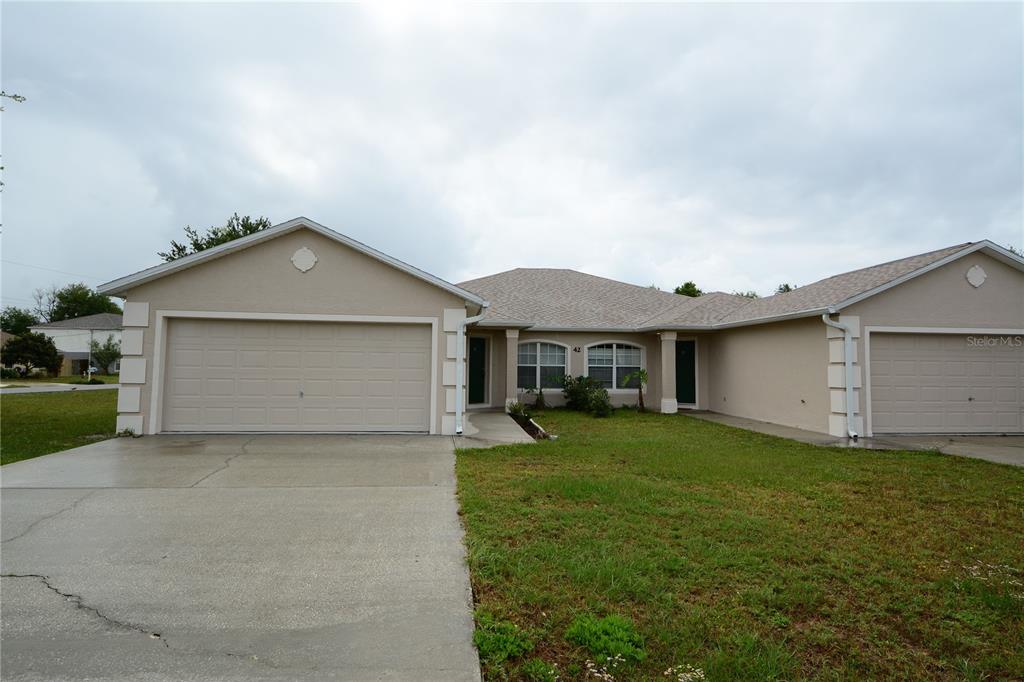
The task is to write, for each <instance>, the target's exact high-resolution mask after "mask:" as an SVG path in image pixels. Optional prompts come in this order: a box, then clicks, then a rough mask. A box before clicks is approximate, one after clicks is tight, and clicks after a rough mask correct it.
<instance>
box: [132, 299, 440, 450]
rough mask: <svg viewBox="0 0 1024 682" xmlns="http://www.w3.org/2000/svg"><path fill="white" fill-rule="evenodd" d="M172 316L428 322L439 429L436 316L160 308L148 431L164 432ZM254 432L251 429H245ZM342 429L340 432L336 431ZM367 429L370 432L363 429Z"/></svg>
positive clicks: (433, 418)
mask: <svg viewBox="0 0 1024 682" xmlns="http://www.w3.org/2000/svg"><path fill="white" fill-rule="evenodd" d="M172 319H203V320H264V321H275V322H365V323H370V324H424V325H426V324H429V325H430V358H431V363H430V431H429V433H430V434H431V435H433V434H436V433H438V428H437V419H438V414H437V364H438V362H440V359H439V358H438V355H437V353H438V341H437V330H438V327H439V326H440V323H439V320H438V318H436V317H410V316H401V315H314V314H306V313H253V312H237V311H234V312H215V311H209V310H157V311H156V330H155V336H154V342H153V373H152V376H151V378H150V383H151V384H152V385H151V386H150V394H149V413H148V414H147V415H146V416H147V417H148V419H147V422H146V433H147V434H149V435H154V434H157V433H160V432H161V428H160V427H161V426H162V421H163V390H162V389H163V386H162V385H163V374H164V368H165V367H166V365H167V358H165V357H164V355H165V354H166V348H165V346H166V345H167V327H168V324H167V322H168V320H172ZM246 433H251V432H246ZM333 433H340V432H333ZM361 433H367V432H361Z"/></svg>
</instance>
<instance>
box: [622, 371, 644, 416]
mask: <svg viewBox="0 0 1024 682" xmlns="http://www.w3.org/2000/svg"><path fill="white" fill-rule="evenodd" d="M634 379H635V380H636V393H637V399H638V402H637V406H638V407H639V408H640V411H641V412H646V411H647V408H646V407H644V386H646V385H647V370H646V369H638V370H637V371H635V372H630V373H629V374H627V375H626V376H624V377H622V387H623V388H628V387H629V382H631V381H633V380H634Z"/></svg>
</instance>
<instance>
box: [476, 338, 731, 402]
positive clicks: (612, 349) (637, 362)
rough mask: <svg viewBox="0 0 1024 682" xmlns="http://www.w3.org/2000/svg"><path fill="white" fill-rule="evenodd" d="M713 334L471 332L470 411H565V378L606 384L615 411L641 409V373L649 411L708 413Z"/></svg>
mask: <svg viewBox="0 0 1024 682" xmlns="http://www.w3.org/2000/svg"><path fill="white" fill-rule="evenodd" d="M710 344H711V335H710V334H682V333H679V332H675V331H663V332H659V333H648V334H641V333H631V332H630V333H626V332H623V333H607V332H603V333H589V332H544V331H534V330H521V329H509V328H489V327H472V328H469V329H467V330H466V349H467V352H466V367H467V371H466V396H467V399H466V405H467V412H470V413H472V412H474V411H481V410H491V409H495V408H499V409H507V408H508V406H509V405H510V404H511V403H513V402H517V401H521V402H528V403H531V402H534V401H536V400H537V398H538V394H540V393H543V396H544V401H545V403H546V404H548V405H552V406H558V405H561V404H563V397H562V378H563V377H564V376H566V375H569V376H591V377H594V378H595V379H597V380H598V381H601V382H602V383H603V384H604V385H605V388H606V389H607V390H608V394H609V397H610V398H611V400H612V404H613V405H615V406H616V407H621V406H627V405H635V404H636V403H637V402H638V386H637V382H638V379H637V377H636V374H637V372H638V371H640V370H643V371H645V372H646V373H647V384H646V386H645V387H644V402H645V404H646V406H647V408H648V409H649V410H654V411H660V412H662V413H666V414H669V413H673V412H676V411H678V410H680V409H707V406H708V399H707V385H708V379H707V376H708V374H707V362H708V361H707V358H708V354H709V349H710Z"/></svg>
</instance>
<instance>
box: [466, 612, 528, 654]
mask: <svg viewBox="0 0 1024 682" xmlns="http://www.w3.org/2000/svg"><path fill="white" fill-rule="evenodd" d="M473 643H474V644H476V649H477V651H479V652H480V660H482V661H484V662H485V663H488V664H490V665H497V664H499V663H501V662H502V661H506V660H508V659H510V658H516V657H517V656H522V655H523V654H525V653H526V652H528V651H530V650H532V649H533V640H531V639H530V636H529V635H528V634H526V633H525V632H523V631H522V630H520V629H519V626H518V625H516V624H515V623H511V622H509V621H507V620H498V619H497V618H495V617H494V616H492V615H491V614H489V613H486V612H482V611H478V612H477V614H476V630H475V631H474V632H473Z"/></svg>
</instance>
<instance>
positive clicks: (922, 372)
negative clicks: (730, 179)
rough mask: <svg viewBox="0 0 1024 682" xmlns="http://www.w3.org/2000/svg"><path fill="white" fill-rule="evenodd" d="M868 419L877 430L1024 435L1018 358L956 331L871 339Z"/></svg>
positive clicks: (1022, 362) (1021, 360)
mask: <svg viewBox="0 0 1024 682" xmlns="http://www.w3.org/2000/svg"><path fill="white" fill-rule="evenodd" d="M871 355H872V359H871V364H870V367H871V370H870V371H871V411H872V412H871V420H872V428H873V430H874V431H875V432H877V433H915V432H917V433H987V432H997V433H1006V432H1014V433H1016V432H1021V431H1024V417H1022V414H1021V412H1022V406H1021V403H1022V401H1021V398H1022V395H1024V391H1022V390H1021V386H1020V384H1021V377H1022V375H1024V373H1022V366H1024V353H1022V351H1021V349H1020V348H1018V347H1007V346H994V347H990V346H979V345H972V344H969V343H968V342H967V336H966V335H957V334H872V336H871Z"/></svg>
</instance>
